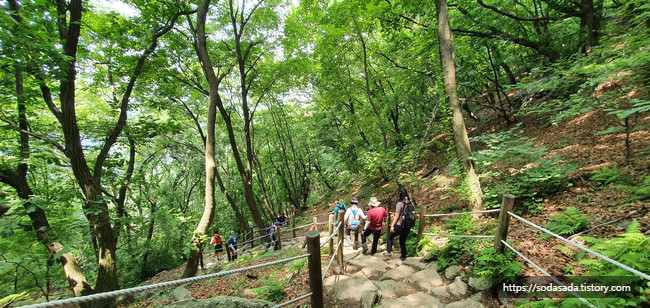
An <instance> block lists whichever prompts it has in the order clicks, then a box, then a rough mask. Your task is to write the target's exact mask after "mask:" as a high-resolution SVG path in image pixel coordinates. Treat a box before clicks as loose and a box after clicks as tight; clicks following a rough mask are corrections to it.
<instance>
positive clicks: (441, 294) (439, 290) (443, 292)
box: [429, 286, 451, 299]
mask: <svg viewBox="0 0 650 308" xmlns="http://www.w3.org/2000/svg"><path fill="white" fill-rule="evenodd" d="M429 294H431V295H433V296H435V297H436V298H444V299H447V298H449V297H451V296H450V295H449V292H447V286H440V287H433V288H431V289H429Z"/></svg>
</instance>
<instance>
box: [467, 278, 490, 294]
mask: <svg viewBox="0 0 650 308" xmlns="http://www.w3.org/2000/svg"><path fill="white" fill-rule="evenodd" d="M468 284H469V286H470V287H472V288H474V290H476V291H483V290H487V289H488V288H489V287H490V281H489V280H488V279H481V278H479V277H469V282H468Z"/></svg>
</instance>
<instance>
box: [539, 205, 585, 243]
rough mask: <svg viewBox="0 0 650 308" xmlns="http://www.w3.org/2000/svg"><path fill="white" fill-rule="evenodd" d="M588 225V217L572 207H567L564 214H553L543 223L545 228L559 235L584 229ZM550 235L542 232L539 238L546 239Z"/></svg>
mask: <svg viewBox="0 0 650 308" xmlns="http://www.w3.org/2000/svg"><path fill="white" fill-rule="evenodd" d="M588 226H589V218H587V215H586V214H583V213H582V212H580V210H578V209H576V208H574V207H571V206H569V207H567V208H566V209H565V213H564V214H557V215H553V216H551V217H549V218H548V222H547V223H546V224H545V225H544V227H545V228H546V229H548V230H549V231H551V232H553V233H557V234H559V235H571V234H575V233H577V232H580V231H582V230H584V229H586V228H587V227H588ZM550 237H551V236H550V235H548V234H546V233H545V234H542V236H540V237H539V238H540V239H547V238H550Z"/></svg>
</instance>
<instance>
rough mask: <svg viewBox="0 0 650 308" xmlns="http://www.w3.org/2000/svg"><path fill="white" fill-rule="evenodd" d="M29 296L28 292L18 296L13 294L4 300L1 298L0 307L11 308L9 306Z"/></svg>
mask: <svg viewBox="0 0 650 308" xmlns="http://www.w3.org/2000/svg"><path fill="white" fill-rule="evenodd" d="M28 295H29V293H27V292H21V293H18V294H11V295H8V296H5V297H3V298H0V307H9V305H11V303H13V302H15V301H19V300H21V299H23V298H25V297H27V296H28Z"/></svg>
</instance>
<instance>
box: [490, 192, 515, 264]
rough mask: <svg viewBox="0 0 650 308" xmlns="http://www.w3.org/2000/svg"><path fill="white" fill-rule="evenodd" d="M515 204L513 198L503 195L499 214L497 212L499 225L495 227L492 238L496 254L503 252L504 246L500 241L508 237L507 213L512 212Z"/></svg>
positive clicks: (508, 221)
mask: <svg viewBox="0 0 650 308" xmlns="http://www.w3.org/2000/svg"><path fill="white" fill-rule="evenodd" d="M514 204H515V196H513V195H511V194H503V201H502V204H501V212H499V224H498V225H497V234H496V235H495V236H494V248H495V249H496V250H497V251H498V252H503V249H504V248H505V245H503V243H501V240H504V241H505V240H506V238H507V237H508V225H509V224H510V215H508V212H510V211H512V207H513V206H514Z"/></svg>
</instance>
